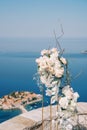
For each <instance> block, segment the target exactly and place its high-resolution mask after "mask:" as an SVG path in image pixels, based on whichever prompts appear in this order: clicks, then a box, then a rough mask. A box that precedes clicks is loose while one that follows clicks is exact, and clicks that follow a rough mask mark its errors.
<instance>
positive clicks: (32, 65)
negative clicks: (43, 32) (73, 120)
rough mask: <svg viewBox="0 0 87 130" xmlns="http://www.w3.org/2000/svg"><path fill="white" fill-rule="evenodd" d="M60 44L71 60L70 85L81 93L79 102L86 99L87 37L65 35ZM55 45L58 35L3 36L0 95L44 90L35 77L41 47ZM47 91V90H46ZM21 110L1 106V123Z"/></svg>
mask: <svg viewBox="0 0 87 130" xmlns="http://www.w3.org/2000/svg"><path fill="white" fill-rule="evenodd" d="M60 45H61V47H62V48H63V49H64V50H65V51H64V54H63V56H64V57H66V58H67V60H68V68H69V71H70V75H71V86H72V87H73V89H74V91H75V92H78V93H79V95H80V97H79V99H78V101H79V102H87V82H86V81H87V54H83V53H81V51H85V50H86V49H87V39H86V38H84V39H83V38H82V39H81V38H80V39H63V40H60ZM51 47H56V42H55V39H54V40H53V39H49V38H46V39H34V40H33V39H26V38H24V39H21V38H20V39H18V38H17V39H15V38H13V39H12V38H0V97H3V96H4V95H7V94H9V93H12V92H14V91H30V92H35V93H37V94H41V91H40V90H39V86H38V85H37V82H36V80H34V77H35V74H36V73H37V64H36V62H35V60H36V58H38V57H40V51H41V50H42V49H48V48H51ZM44 93H45V92H44ZM41 105H42V104H41V102H40V103H36V104H32V105H27V106H26V109H27V110H28V111H30V110H33V109H36V108H39V107H41ZM47 105H49V99H48V97H46V96H45V97H44V106H47ZM19 114H21V111H20V110H18V109H16V110H4V111H3V110H0V123H2V122H3V121H6V120H8V119H10V118H12V117H14V116H17V115H19Z"/></svg>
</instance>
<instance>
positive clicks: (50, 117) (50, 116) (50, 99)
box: [50, 99, 52, 130]
mask: <svg viewBox="0 0 87 130" xmlns="http://www.w3.org/2000/svg"><path fill="white" fill-rule="evenodd" d="M50 130H52V105H51V99H50Z"/></svg>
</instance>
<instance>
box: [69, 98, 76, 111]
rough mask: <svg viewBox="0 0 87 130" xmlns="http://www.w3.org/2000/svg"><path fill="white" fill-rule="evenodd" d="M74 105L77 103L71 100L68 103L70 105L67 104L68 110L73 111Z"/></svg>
mask: <svg viewBox="0 0 87 130" xmlns="http://www.w3.org/2000/svg"><path fill="white" fill-rule="evenodd" d="M76 105H77V104H76V102H75V101H73V100H71V103H70V106H69V108H70V110H72V111H74V110H75V108H76Z"/></svg>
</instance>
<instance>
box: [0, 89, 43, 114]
mask: <svg viewBox="0 0 87 130" xmlns="http://www.w3.org/2000/svg"><path fill="white" fill-rule="evenodd" d="M41 100H42V96H41V95H40V94H35V93H33V92H28V91H22V92H18V91H17V92H13V93H11V94H9V95H5V96H3V97H2V98H0V109H2V110H8V109H21V110H22V112H26V111H27V110H26V109H25V108H24V106H25V105H28V104H33V103H36V102H40V101H41Z"/></svg>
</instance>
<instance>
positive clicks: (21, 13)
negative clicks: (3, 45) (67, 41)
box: [0, 0, 87, 38]
mask: <svg viewBox="0 0 87 130" xmlns="http://www.w3.org/2000/svg"><path fill="white" fill-rule="evenodd" d="M60 24H62V26H63V31H64V37H66V38H79V37H80V38H81V37H82V38H86V37H87V0H0V38H6V37H7V38H15V37H16V38H18V37H22V38H23V37H24V38H34V37H35V38H39V37H40V38H44V37H53V35H54V34H53V30H54V29H55V31H56V34H58V35H60V34H61V28H60Z"/></svg>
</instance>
